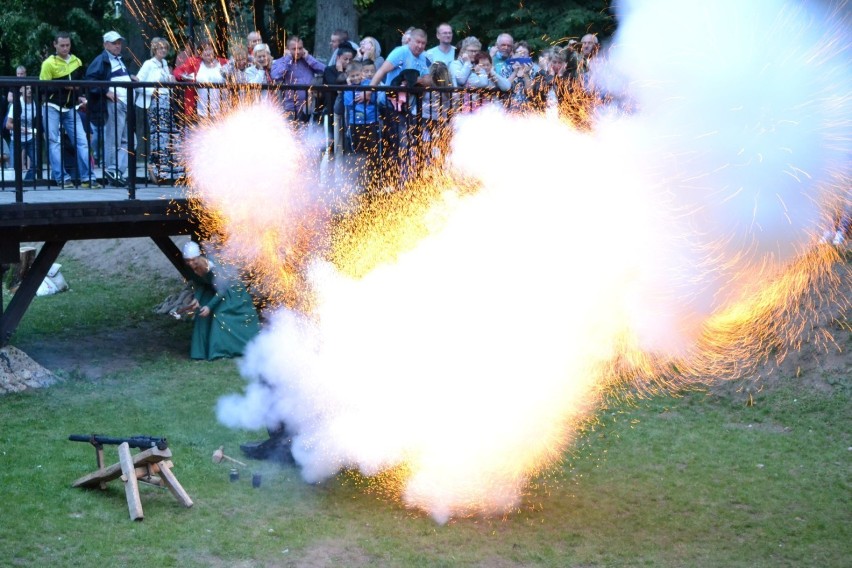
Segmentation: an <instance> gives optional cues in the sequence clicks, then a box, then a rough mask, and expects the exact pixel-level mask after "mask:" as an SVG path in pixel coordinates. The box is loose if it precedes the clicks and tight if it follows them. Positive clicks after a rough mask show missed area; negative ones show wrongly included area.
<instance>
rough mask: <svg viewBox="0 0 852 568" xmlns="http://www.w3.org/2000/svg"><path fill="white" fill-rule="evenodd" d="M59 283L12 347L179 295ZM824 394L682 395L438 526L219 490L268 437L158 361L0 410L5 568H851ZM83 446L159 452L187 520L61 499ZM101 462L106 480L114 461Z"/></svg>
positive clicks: (93, 497) (342, 489)
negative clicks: (513, 506)
mask: <svg viewBox="0 0 852 568" xmlns="http://www.w3.org/2000/svg"><path fill="white" fill-rule="evenodd" d="M63 273H65V274H66V277H67V278H68V280H69V282H71V283H72V287H76V288H77V291H75V292H73V294H60V295H57V296H55V297H51V298H39V299H37V300H36V301H35V303H34V305H33V307H32V308H31V310H30V313H28V314H27V316H25V318H24V321H23V322H22V325H21V328H20V329H19V332H18V334H17V335H16V337H15V339H14V340H13V342H12V344H13V345H16V346H18V347H20V348H22V349H23V350H25V351H26V348H27V345H28V344H32V343H36V342H38V341H42V340H43V339H44V336H45V335H46V334H51V333H60V332H61V333H66V334H72V335H73V334H83V333H87V332H89V331H91V330H92V329H95V328H102V327H104V326H106V327H108V328H109V327H110V326H113V327H116V326H120V327H122V328H123V331H122V333H127V329H131V330H132V329H133V326H139V325H140V322H142V321H146V320H147V319H150V318H152V317H153V316H152V315H151V313H150V310H151V307H152V306H153V305H155V304H156V303H158V302H159V301H161V300H162V298H163V297H164V296H165V295H166V294H168V293H170V292H174V291H175V289H174V287H173V283H172V282H153V283H152V282H147V283H134V282H133V279H132V278H128V279H127V281H122V282H114V281H113V282H109V283H107V282H100V283H98V282H96V280H97V277H93V276H86V275H85V274H83V273H82V272H81V271H80V270H79V267H77V266H76V265H74V264H73V263H67V264H63ZM45 300H47V301H45ZM62 314H64V315H62ZM72 315H73V317H72ZM160 317H162V316H160ZM57 318H59V319H61V320H62V324H61V325H59V324H55V323H53V320H55V319H57ZM52 326H55V327H52ZM140 329H144V330H145V332H146V333H158V334H161V336H162V338H163V340H164V341H176V342H181V341H183V342H186V345H187V346H188V341H189V333H188V330H187V328H186V327H180V326H179V325H174V324H173V323H172V322H168V321H167V320H166V319H165V318H163V319H162V320H157V321H156V323H152V324H151V325H145V326H144V327H140ZM85 356H87V354H85V353H81V357H85ZM827 382H828V383H829V385H830V386H829V388H827V389H822V390H819V391H814V390H811V391H809V390H807V389H805V388H803V386H802V385H801V384H798V383H797V380H796V379H794V378H789V379H788V380H787V381H786V383H787V384H786V385H785V386H782V387H780V388H777V389H773V390H771V391H770V392H766V393H762V394H761V395H760V396H759V397H758V398H757V401H756V404H755V406H752V407H748V406H745V405H743V404H740V403H739V402H737V403H735V402H733V401H731V400H730V399H728V398H724V397H714V396H709V395H704V394H701V393H691V394H688V395H686V396H684V397H683V398H656V399H652V400H646V401H640V402H639V403H637V404H635V405H628V404H626V403H625V404H623V405H620V406H614V407H611V408H607V409H602V410H601V411H600V413H599V422H598V424H596V425H595V426H594V427H593V428H590V429H589V430H588V431H586V432H584V433H583V434H582V436H581V437H580V439H579V440H578V443H577V444H576V445H575V446H574V449H573V450H572V452H571V453H570V454H568V455H566V459H565V463H564V465H563V467H562V468H560V469H558V470H556V471H552V472H550V473H549V474H547V475H545V476H543V477H542V478H541V479H538V480H536V481H535V483H533V484H532V485H531V488H530V491H529V495H528V496H527V498H526V499H525V502H524V504H523V506H522V507H521V508H520V510H519V511H518V512H517V513H516V514H514V515H511V516H508V517H506V518H491V519H481V518H479V519H457V520H453V521H451V522H450V523H448V524H447V525H445V526H440V525H437V524H436V523H435V522H434V521H432V520H431V518H429V517H428V516H427V515H425V514H422V513H420V512H417V511H411V510H407V509H405V508H403V507H402V506H400V505H399V504H398V503H395V502H389V501H386V500H383V499H382V498H380V497H378V496H376V495H375V494H373V493H369V492H364V491H363V490H362V489H360V487H359V483H358V482H357V480H355V479H353V478H352V477H349V476H345V475H341V476H340V477H339V478H338V479H335V480H332V481H329V482H327V483H325V484H322V485H307V484H305V483H304V482H302V481H301V480H300V478H299V475H298V471H297V470H296V469H294V468H291V467H284V466H280V465H276V464H274V463H267V462H250V465H251V467H250V468H249V469H247V470H244V471H243V472H242V476H241V479H240V480H239V481H238V482H236V483H231V482H230V481H229V479H228V471H229V467H228V466H226V465H224V464H214V463H212V460H211V455H212V453H213V451H214V450H215V449H216V448H217V447H218V446H219V445H224V446H225V450H226V453H229V454H231V455H233V456H234V457H239V456H238V454H239V452H238V450H237V447H238V445H239V443H240V442H242V441H245V440H247V439H256V438H260V437H263V433H261V432H246V431H234V430H229V429H227V428H225V427H224V426H221V425H220V424H218V423H217V422H216V420H215V416H214V406H215V403H216V400H217V399H218V398H219V397H220V396H221V395H223V394H226V393H231V392H235V391H239V390H240V389H241V388H242V386H243V379H242V378H240V376H239V374H238V373H237V371H236V367H235V365H234V363H233V362H232V361H216V362H212V363H208V362H192V361H189V360H188V359H187V358H185V356H184V355H182V354H181V353H179V352H177V353H176V352H174V351H170V352H165V353H163V354H161V355H157V356H155V355H152V356H150V357H149V358H148V360H145V361H142V362H140V363H139V364H138V365H137V366H135V367H134V368H133V369H130V370H128V371H127V372H118V373H114V374H110V375H108V376H106V377H101V378H99V379H97V380H94V379H91V378H89V377H86V376H84V375H82V374H79V373H74V374H70V375H67V376H66V378H65V380H64V381H63V382H61V383H59V384H57V385H54V386H52V387H50V388H47V389H41V390H37V391H29V392H25V393H19V394H13V395H7V396H4V397H0V559H2V561H0V565H3V566H56V567H60V566H130V565H141V564H150V565H156V566H181V567H184V566H488V567H490V566H560V567H561V566H653V567H657V566H743V567H746V566H748V567H752V566H767V567H777V566H848V565H849V558H850V557H852V530H850V526H852V523H850V521H852V503H850V501H851V500H850V473H852V469H850V465H852V459H850V458H852V451H850V450H852V436H851V435H850V434H852V413H850V393H852V381H850V377H831V380H830V381H827ZM92 432H98V433H103V434H108V435H133V434H150V435H155V436H160V435H164V436H167V437H168V438H169V442H170V447H171V449H172V452H173V454H174V458H173V461H174V464H175V467H174V470H173V471H174V473H175V475H176V476H177V477H178V479H179V480H180V482H181V483H182V484H183V486H184V488H185V489H186V490H187V492H188V493H189V495H190V496H191V497H192V499H193V500H194V502H195V505H194V506H193V507H192V508H191V509H185V508H183V507H181V506H180V505H179V504H178V503H177V501H176V500H175V499H174V498H173V497H172V496H171V494H169V493H168V492H166V491H164V490H160V489H157V488H151V487H146V486H143V487H142V505H143V508H144V511H145V520H144V521H143V522H132V521H130V520H129V516H128V511H127V505H126V502H125V498H124V492H123V489H122V484H121V482H120V481H119V480H116V481H113V482H111V483H110V484H109V486H108V489H107V490H106V491H87V490H80V489H72V488H71V483H72V482H73V481H74V480H75V479H76V478H78V477H80V476H82V475H84V474H86V473H88V472H90V471H92V470H94V469H95V458H94V450H93V449H92V447H91V446H89V445H88V444H85V443H73V442H69V441H67V436H68V434H71V433H92ZM105 454H106V459H107V461H110V462H112V461H117V459H116V455H117V454H116V453H115V448H113V447H107V448H106V450H105ZM252 471H257V472H260V473H262V475H263V484H262V486H261V487H260V488H259V489H253V488H252V487H251V483H250V477H251V473H252Z"/></svg>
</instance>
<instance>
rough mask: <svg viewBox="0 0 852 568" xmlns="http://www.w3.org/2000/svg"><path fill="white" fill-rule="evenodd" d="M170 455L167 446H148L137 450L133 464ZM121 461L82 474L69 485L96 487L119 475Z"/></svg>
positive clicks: (163, 458) (157, 461) (160, 459)
mask: <svg viewBox="0 0 852 568" xmlns="http://www.w3.org/2000/svg"><path fill="white" fill-rule="evenodd" d="M170 457H172V451H171V450H170V449H168V448H166V449H165V450H160V449H158V448H149V449H147V450H145V451H144V452H139V453H138V454H136V455H135V456H133V465H134V467H135V466H139V465H141V464H147V463H159V462H161V461H163V460H165V459H168V458H170ZM121 473H122V472H121V463H120V462H119V463H114V464H112V465H111V466H109V467H105V468H102V469H99V470H97V471H93V472H92V473H89V474H87V475H84V476H83V477H81V478H80V479H78V480H77V481H75V482H74V483H72V484H71V487H96V486H97V485H98V484H100V483H101V482H104V483H106V482H107V481H112V480H113V479H117V478H118V477H120V476H121Z"/></svg>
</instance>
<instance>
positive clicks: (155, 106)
mask: <svg viewBox="0 0 852 568" xmlns="http://www.w3.org/2000/svg"><path fill="white" fill-rule="evenodd" d="M150 48H151V59H148V60H147V61H145V63H143V64H142V67H141V68H140V69H139V73H138V74H137V77H139V81H140V82H142V83H159V84H160V85H158V86H156V87H146V88H145V89H138V90H137V91H136V98H135V103H136V112H137V117H139V118H140V120H137V124H145V123H146V122H147V125H148V129H147V130H148V136H147V141H148V143H147V144H145V146H146V148H145V149H144V152H140V153H139V155H140V157H141V154H143V153H144V154H145V155H147V156H149V160H148V176H149V178H150V179H151V181H152V182H154V183H159V182H160V181H162V180H166V179H169V178H175V177H181V176H183V168H182V167H180V166H177V165H176V164H175V163H174V162H175V160H174V157H173V154H174V149H175V146H176V144H177V143H178V142H177V140H178V136H177V131H178V129H177V127H176V125H175V122H174V116H173V115H172V107H171V92H170V89H169V88H167V87H165V86H164V85H165V84H167V83H173V82H174V76H173V75H172V71H171V69H169V63H168V62H167V61H166V56H167V55H168V54H169V50H170V49H171V46H170V45H169V42H168V41H166V40H165V39H163V38H161V37H155V38H153V39H152V40H151V45H150ZM140 114H142V116H145V115H147V121H144V120H142V119H141V117H140ZM144 134H145V133H144V132H137V137H138V139H140V140H142V139H145V138H146V137H145V136H144ZM141 145H142V142H140V144H139V146H141ZM138 149H139V148H138V147H137V151H138ZM137 159H138V158H137Z"/></svg>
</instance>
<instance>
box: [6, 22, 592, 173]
mask: <svg viewBox="0 0 852 568" xmlns="http://www.w3.org/2000/svg"><path fill="white" fill-rule="evenodd" d="M456 39H457V38H455V37H454V30H453V28H452V26H451V25H450V24H448V23H446V22H444V23H441V24H440V25H439V26H437V29H436V30H435V33H434V39H433V42H434V45H433V46H432V47H431V48H429V47H428V44H429V43H430V38H429V35H428V34H427V33H426V32H425V31H424V30H422V29H419V28H415V27H411V28H409V29H407V30H406V31H405V32H404V33H403V34H402V37H401V41H400V44H399V45H397V46H392V47H391V48H390V49H386V50H383V49H382V46H381V45H380V44H379V42H378V41H377V40H376V39H375V37H372V36H364V37H363V38H362V39H361V40H360V41H359V42H357V43H356V42H355V41H353V39H352V38H350V34H349V33H348V32H347V31H346V30H335V31H334V32H333V33H332V35H331V37H330V41H329V47H330V49H331V52H332V53H331V56H330V58H329V59H328V60H324V61H320V60H318V59H316V58H315V57H313V56H312V55H311V54H310V53H308V51H307V50H306V49H305V47H304V43H303V41H302V39H301V38H300V37H298V36H295V35H290V36H288V37H287V44H286V48H285V49H284V52H283V53H282V55H281V57H279V58H277V59H273V57H272V53H271V51H270V48H269V45H268V44H267V43H265V42H264V38H263V37H262V36H261V33H260V32H258V31H252V32H251V33H249V34H248V36H247V37H246V38H245V39H244V40H243V39H242V38H238V39H237V40H236V41H233V42H232V44H231V45H230V48H229V50H228V53H227V54H224V53H221V52H219V51H218V50H217V46H216V45H215V44H214V43H213V42H212V41H202V42H201V43H200V44H199V45H197V46H187V47H185V48H184V49H183V50H182V51H181V52H180V53H178V54H177V57H176V59H175V62H174V66H173V67H172V66H170V64H169V53H170V51H171V49H172V46H171V45H169V43H168V41H166V40H164V39H163V38H159V37H156V38H153V39H152V40H151V41H150V43H149V47H150V58H148V59H145V60H144V62H143V64H142V66H141V67H140V68H139V70H138V72H137V73H136V74H133V73H131V72H130V71H129V70H128V66H127V65H126V64H125V62H124V60H123V58H122V55H123V52H124V50H125V39H124V38H123V37H122V36H121V35H120V34H119V33H117V32H115V31H109V32H106V33H105V34H104V36H103V47H104V50H103V52H102V53H101V54H100V55H98V56H97V57H96V58H95V59H94V60H93V61H91V62H90V63H89V64H88V65H84V63H83V62H82V61H80V59H79V58H77V57H76V56H74V55H72V54H71V49H72V46H71V38H70V34H68V33H67V32H59V33H57V34H56V36H55V40H54V43H53V47H54V50H55V54H54V55H51V56H50V57H48V58H47V59H46V60H45V61H44V62H43V64H42V67H41V70H40V73H39V79H40V80H42V81H50V82H51V83H52V84H50V85H46V86H43V87H41V88H39V89H37V90H35V91H34V90H32V89H30V90H29V91H28V92H27V93H25V92H24V90H22V91H21V95H22V96H21V97H18V101H19V104H18V106H16V105H14V104H11V103H12V101H13V98H14V97H13V93H12V92H11V91H10V92H9V94H8V101H7V104H8V107H9V111H8V113H6V115H5V116H6V120H5V121H4V125H3V126H4V128H3V131H4V140H5V141H6V144H7V145H9V146H11V144H12V143H13V140H12V136H11V135H10V134H11V131H12V129H13V128H14V127H15V126H14V124H15V120H14V118H15V112H17V111H15V110H14V108H20V109H21V111H20V112H21V116H20V128H21V138H20V144H21V147H20V148H17V149H16V150H10V152H9V154H10V156H11V159H12V160H15V159H20V160H22V161H23V165H24V166H25V167H24V169H23V171H24V172H25V176H26V179H27V180H29V179H31V178H32V177H33V176H34V175H36V164H35V162H36V159H35V158H37V157H39V153H40V151H39V146H38V142H39V138H38V132H39V129H38V128H37V125H36V123H37V122H41V125H42V126H43V132H44V133H45V139H44V144H45V148H46V151H45V154H46V171H47V172H49V177H50V180H52V181H53V182H54V183H56V184H57V185H60V186H63V187H64V186H68V185H71V184H74V185H81V186H83V187H91V188H97V187H100V181H102V182H103V183H105V184H109V185H113V186H117V187H124V186H125V185H126V183H127V180H126V177H127V176H128V175H129V174H128V155H130V154H131V151H132V153H133V154H134V155H135V158H136V163H137V165H138V164H139V163H144V164H146V165H147V167H148V174H149V177H150V179H151V180H152V181H154V182H160V181H163V180H166V179H176V178H179V177H181V176H182V175H183V171H182V169H181V167H180V165H179V163H178V159H177V157H178V154H179V146H180V141H181V139H182V135H181V132H182V130H183V129H184V128H186V127H188V126H191V125H192V124H194V123H196V122H197V121H200V120H209V119H213V118H215V117H216V116H218V115H220V114H221V113H222V112H223V111H224V110H225V109H226V108H228V106H229V105H231V104H232V102H233V101H234V100H238V99H244V98H246V97H247V96H261V97H263V98H267V99H270V98H271V99H272V100H274V101H275V103H276V104H279V105H281V108H282V109H283V111H284V112H285V114H286V116H287V118H288V119H290V120H293V121H296V122H298V123H302V124H306V123H310V122H312V121H315V122H324V123H325V124H326V127H325V128H326V129H327V135H328V144H327V149H328V150H329V151H330V152H332V153H333V152H334V151H335V150H338V151H343V152H346V153H352V152H354V153H356V154H362V153H366V154H374V153H377V152H378V148H379V147H381V148H382V154H383V156H384V157H385V158H388V159H390V161H391V162H394V161H395V162H396V163H397V164H398V165H399V166H400V167H401V169H400V170H399V171H392V170H393V168H391V169H390V170H389V172H390V175H391V176H396V177H397V178H399V179H401V180H402V181H404V179H405V178H407V177H408V176H409V175H410V174H411V171H413V170H411V171H406V167H405V166H406V165H411V164H414V163H416V162H418V161H420V162H422V161H424V158H422V156H423V155H426V156H427V158H425V159H426V160H427V161H428V156H431V155H434V154H435V153H436V152H435V151H434V150H432V149H430V150H429V151H427V152H426V153H425V154H423V153H420V154H418V153H417V152H416V151H415V150H417V149H416V148H415V146H417V145H418V144H421V143H422V142H431V143H433V144H434V143H437V142H438V141H439V140H442V139H445V138H446V137H447V136H448V135H449V129H447V128H446V123H447V122H448V121H449V120H450V119H451V118H452V116H453V115H454V114H456V113H459V112H467V111H470V110H472V109H474V108H476V107H478V106H481V105H482V104H485V103H486V102H498V103H499V104H501V105H504V106H505V107H506V108H507V109H509V110H510V111H512V112H548V111H551V112H560V111H562V112H566V111H565V110H564V109H563V106H564V105H563V104H562V103H564V102H566V101H570V100H572V99H582V96H578V95H579V94H582V93H588V92H591V90H592V89H591V85H590V82H589V80H588V72H589V69H590V66H591V65H590V64H591V61H592V60H593V59H594V57H595V56H596V54H597V51H598V47H599V46H598V40H597V37H596V36H594V35H593V34H587V35H586V36H583V37H582V38H581V39H580V41H572V42H570V43H569V44H568V45H565V46H556V47H552V48H549V49H546V50H543V51H542V52H540V53H532V52H531V50H530V47H529V44H528V43H527V42H525V41H523V40H521V41H515V39H514V38H513V37H512V36H511V34H509V33H501V34H499V35H498V36H497V37H496V38H494V39H493V42H490V43H488V42H483V41H481V40H480V39H478V38H476V37H472V36H468V37H464V38H462V39H461V41H458V42H456ZM383 53H386V55H385V56H383V55H382V54H383ZM18 74H19V76H24V77H25V76H26V70H21V69H19V70H18ZM69 79H71V80H74V79H88V80H93V81H100V82H108V83H110V84H109V85H108V86H102V87H87V88H86V89H85V90H84V89H79V88H67V87H65V86H63V85H61V82H62V81H67V80H69ZM134 82H142V83H145V86H144V87H142V86H139V87H136V86H133V85H132V83H134ZM53 83H55V84H53ZM181 83H184V85H181ZM153 84H156V86H152V85H153ZM241 85H245V86H246V87H240V88H229V87H234V86H241ZM250 86H255V87H257V88H255V89H252V88H251V87H250ZM317 86H322V88H320V89H311V88H310V87H317ZM358 86H363V87H364V89H361V90H355V89H354V87H358ZM128 87H130V88H128ZM222 87H225V88H222ZM328 87H339V88H334V89H329V88H328ZM375 87H398V88H399V89H397V90H393V91H391V90H385V89H376V88H375ZM235 93H236V94H235ZM34 94H37V95H38V98H39V99H40V100H35V101H34V100H33V95H34ZM13 107H14V108H13ZM34 109H35V111H34ZM560 109H562V110H560ZM569 114H570V113H569ZM129 123H132V124H131V125H130V126H133V127H134V128H132V129H129V128H128V126H129ZM131 138H132V139H131ZM69 149H70V151H71V152H72V153H73V156H70V155H68V151H69ZM418 156H421V157H418ZM373 158H374V156H372V155H371V156H369V159H366V160H362V162H363V164H364V167H368V168H374V167H378V165H379V164H378V162H377V161H376V160H375V159H373ZM12 163H13V162H12ZM97 165H99V166H101V168H102V171H103V176H102V177H101V178H99V179H96V178H95V174H94V171H95V166H97ZM420 165H422V164H420Z"/></svg>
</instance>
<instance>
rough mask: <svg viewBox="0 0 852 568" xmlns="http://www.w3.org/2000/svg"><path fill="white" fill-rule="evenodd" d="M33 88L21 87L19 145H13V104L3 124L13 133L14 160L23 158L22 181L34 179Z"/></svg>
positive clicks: (34, 120) (12, 142)
mask: <svg viewBox="0 0 852 568" xmlns="http://www.w3.org/2000/svg"><path fill="white" fill-rule="evenodd" d="M32 91H33V88H32V87H31V86H30V85H27V86H25V87H21V147H20V148H16V147H15V136H14V129H15V117H16V116H17V113H16V112H15V105H14V104H10V105H9V112H8V114H7V115H6V120H5V121H4V123H5V124H4V126H5V127H6V130H8V131H9V132H12V133H13V136H12V137H11V144H10V148H11V150H12V152H11V153H12V156H14V157H15V159H16V160H24V161H23V162H22V163H21V171H22V172H24V171H25V173H24V181H32V180H33V179H35V167H36V154H35V151H36V134H37V133H38V129H37V128H36V103H35V101H34V100H33V96H32Z"/></svg>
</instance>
